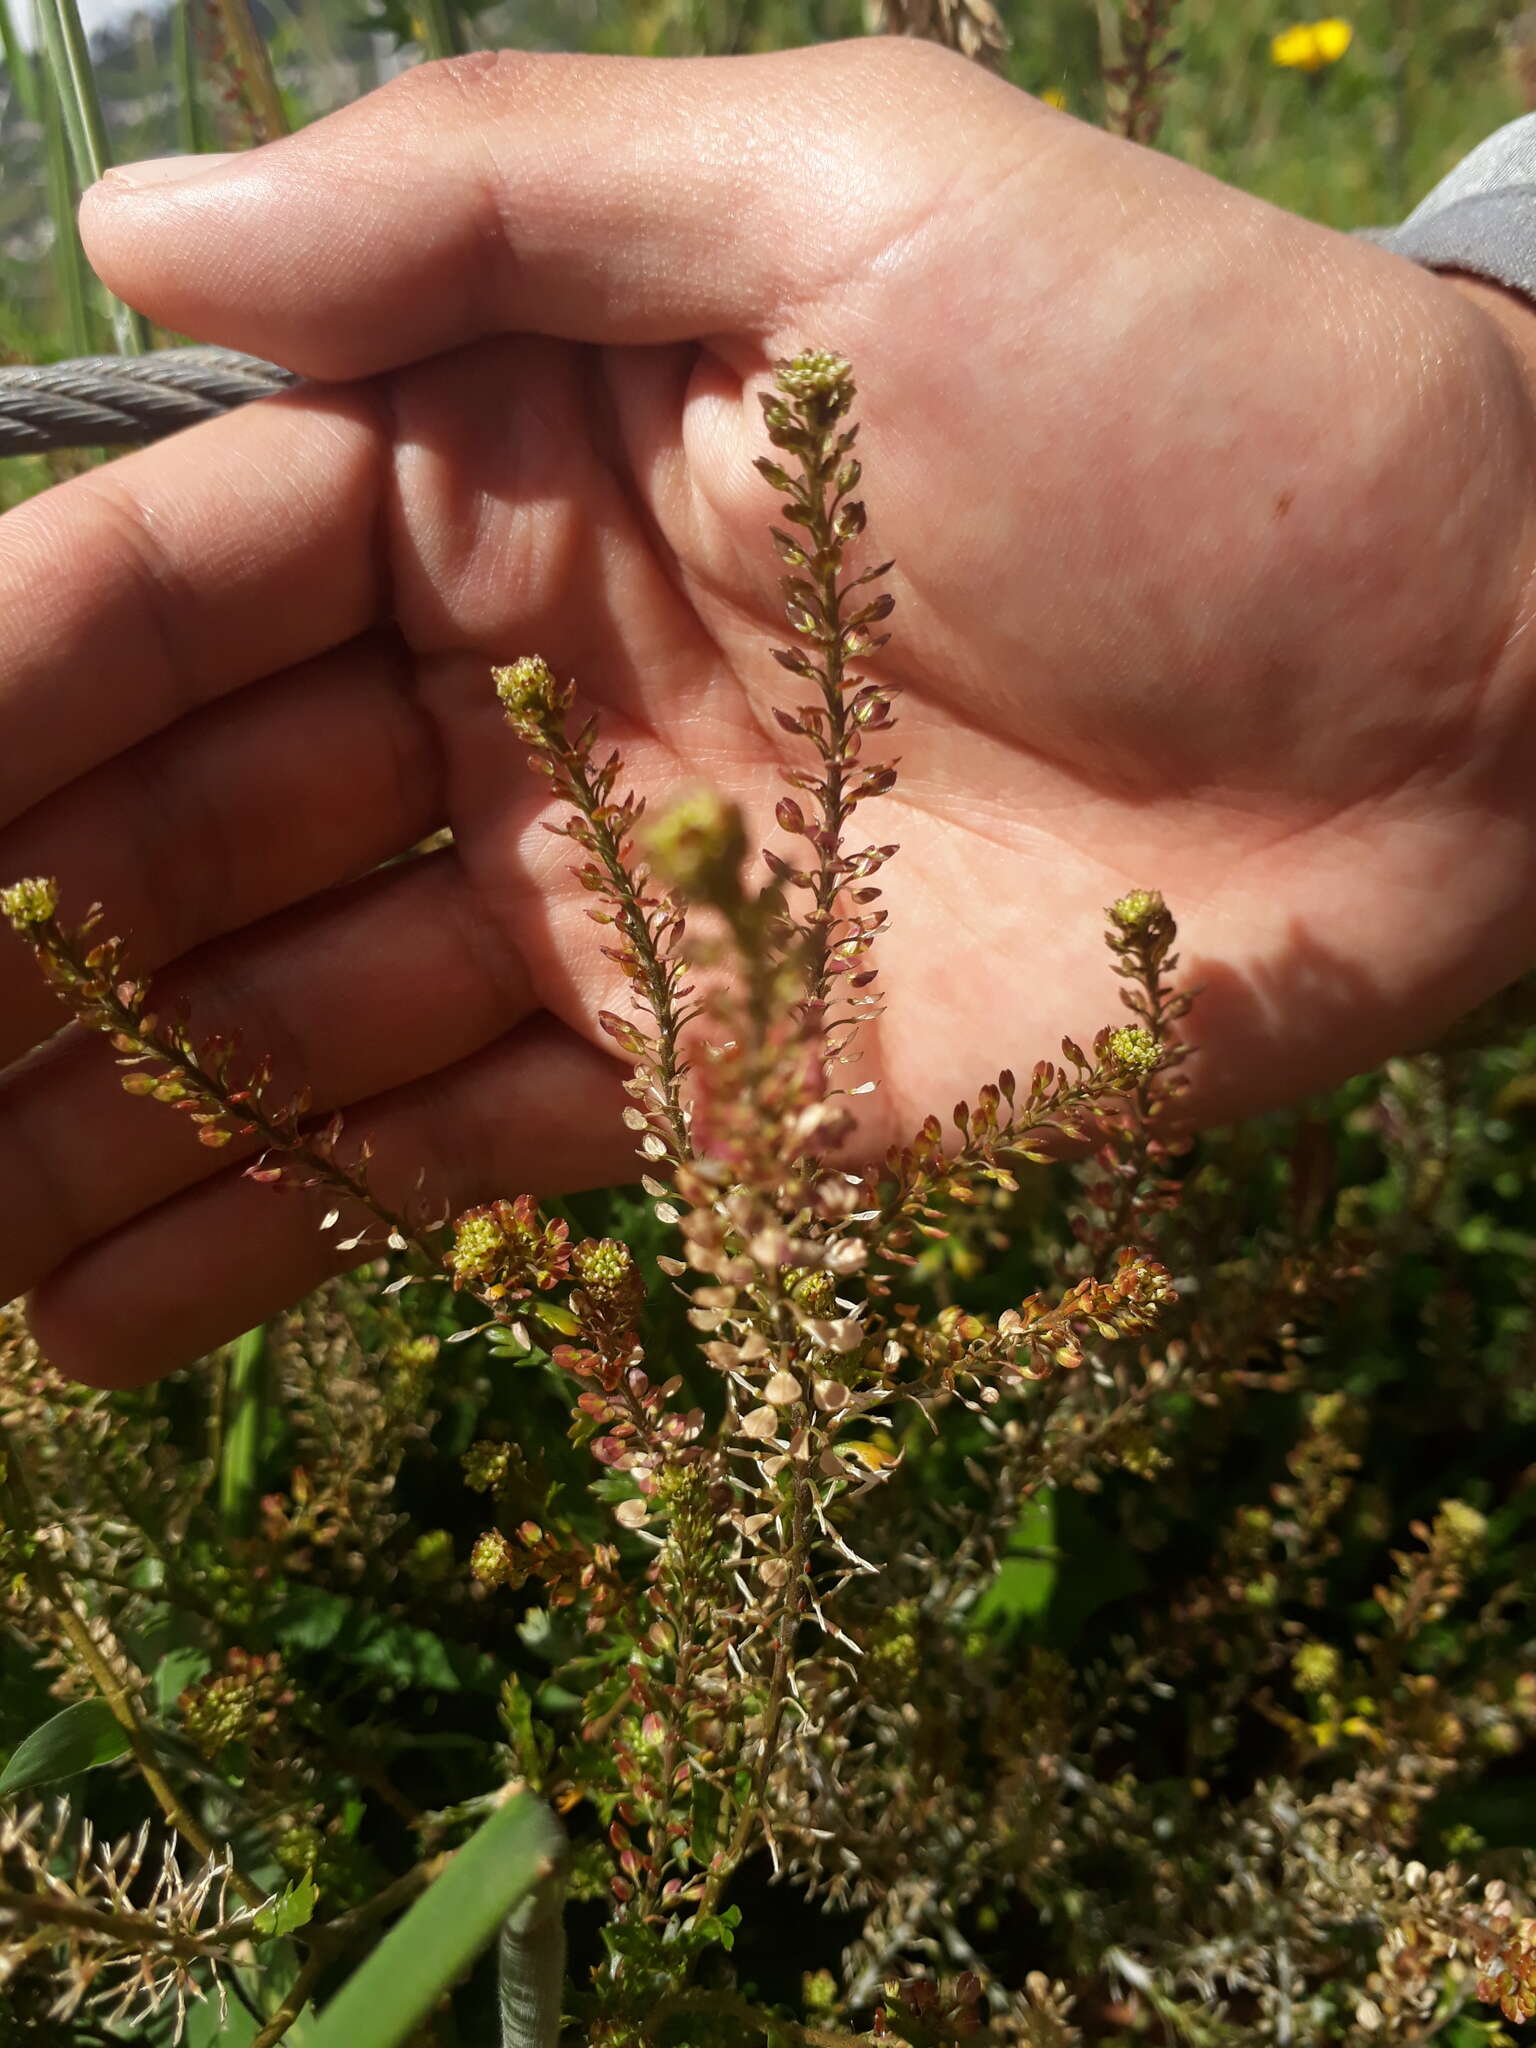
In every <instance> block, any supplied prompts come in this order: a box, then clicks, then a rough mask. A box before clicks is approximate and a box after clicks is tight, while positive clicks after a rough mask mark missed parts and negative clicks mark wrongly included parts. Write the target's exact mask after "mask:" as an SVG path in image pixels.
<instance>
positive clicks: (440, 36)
mask: <svg viewBox="0 0 1536 2048" xmlns="http://www.w3.org/2000/svg"><path fill="white" fill-rule="evenodd" d="M418 4H419V16H418V18H419V20H420V22H421V29H422V35H421V46H422V48H423V49H424V50H425V51H426V53H427V55H428V56H429V57H457V56H459V55H461V54H462V52H463V49H464V34H463V28H462V24H461V22H460V19H459V10H458V8H457V7H456V6H455V5H454V0H418Z"/></svg>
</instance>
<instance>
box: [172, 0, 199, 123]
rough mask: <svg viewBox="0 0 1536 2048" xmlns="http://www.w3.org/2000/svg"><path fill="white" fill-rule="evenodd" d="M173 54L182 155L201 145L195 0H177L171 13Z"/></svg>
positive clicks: (177, 119) (177, 120)
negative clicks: (194, 27) (194, 29)
mask: <svg viewBox="0 0 1536 2048" xmlns="http://www.w3.org/2000/svg"><path fill="white" fill-rule="evenodd" d="M171 58H172V62H173V64H174V66H175V78H176V143H177V147H178V148H179V149H180V151H181V153H182V155H183V156H196V155H197V153H198V151H199V150H200V149H201V148H202V146H203V144H202V122H201V120H200V119H199V117H198V103H197V49H196V45H195V42H194V39H193V34H192V0H176V5H175V8H174V10H173V12H172V15H171Z"/></svg>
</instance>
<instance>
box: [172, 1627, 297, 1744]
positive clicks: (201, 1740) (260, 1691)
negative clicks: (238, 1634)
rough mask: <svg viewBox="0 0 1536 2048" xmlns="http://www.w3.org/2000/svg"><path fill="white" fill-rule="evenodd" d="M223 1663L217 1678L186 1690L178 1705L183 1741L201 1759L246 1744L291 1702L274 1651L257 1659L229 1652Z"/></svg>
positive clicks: (271, 1724) (291, 1696)
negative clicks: (199, 1755)
mask: <svg viewBox="0 0 1536 2048" xmlns="http://www.w3.org/2000/svg"><path fill="white" fill-rule="evenodd" d="M224 1664H225V1668H224V1669H223V1671H221V1672H219V1673H218V1675H217V1676H215V1677H209V1678H204V1679H202V1680H200V1681H199V1682H198V1683H197V1684H196V1685H189V1686H188V1687H187V1688H186V1690H185V1691H184V1692H183V1693H182V1695H181V1698H180V1700H179V1701H178V1702H177V1705H178V1707H179V1710H180V1713H181V1725H182V1728H183V1730H184V1732H185V1733H186V1736H187V1739H188V1740H189V1741H190V1742H192V1743H193V1744H194V1745H195V1746H196V1747H197V1748H198V1749H200V1750H201V1751H202V1753H203V1755H204V1756H206V1757H215V1756H217V1755H218V1754H219V1752H220V1751H221V1750H224V1749H228V1748H229V1747H230V1746H231V1745H232V1744H234V1743H243V1744H247V1745H249V1744H250V1743H251V1742H253V1741H254V1740H256V1739H258V1738H259V1737H260V1735H261V1734H262V1733H263V1732H264V1731H265V1730H267V1729H269V1728H271V1727H273V1726H274V1725H275V1724H276V1721H277V1717H278V1713H279V1711H280V1710H281V1709H282V1708H283V1707H286V1706H290V1705H291V1704H292V1702H293V1693H292V1691H291V1689H290V1688H289V1687H287V1686H286V1685H285V1684H284V1683H283V1660H282V1658H281V1657H280V1656H279V1655H278V1654H277V1652H276V1651H272V1652H271V1653H270V1654H269V1655H266V1656H256V1655H252V1654H251V1653H250V1652H249V1651H247V1650H239V1649H236V1650H231V1651H229V1653H228V1655H227V1656H226V1658H225V1660H224Z"/></svg>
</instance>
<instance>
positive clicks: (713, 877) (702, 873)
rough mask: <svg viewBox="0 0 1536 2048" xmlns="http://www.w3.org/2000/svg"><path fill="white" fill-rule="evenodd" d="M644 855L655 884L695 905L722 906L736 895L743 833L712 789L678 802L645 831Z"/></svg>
mask: <svg viewBox="0 0 1536 2048" xmlns="http://www.w3.org/2000/svg"><path fill="white" fill-rule="evenodd" d="M645 850H646V853H647V854H648V856H649V857H650V861H651V864H652V866H653V867H654V868H655V870H656V872H657V874H658V875H660V877H661V879H662V880H663V881H664V882H666V883H668V884H669V885H670V886H671V887H672V888H674V889H676V890H678V891H680V892H681V894H683V895H684V896H689V897H692V898H693V899H694V900H695V901H696V902H700V903H713V904H717V905H720V906H722V907H723V906H725V905H728V904H731V903H735V902H736V901H737V900H738V899H739V897H740V895H741V864H742V862H743V861H744V860H745V859H746V854H747V828H746V825H745V824H744V823H743V821H742V816H741V812H740V811H739V810H738V809H737V808H736V806H735V804H732V803H727V802H726V800H725V798H724V797H722V796H719V795H717V794H716V792H715V791H714V790H712V789H700V790H695V791H694V792H693V794H692V795H690V796H684V797H679V798H678V800H677V802H676V803H674V804H672V805H671V806H670V807H669V808H668V809H667V810H666V811H664V812H663V813H662V815H661V816H660V817H659V818H658V819H657V820H656V822H655V823H654V824H653V825H652V826H651V829H650V831H649V832H648V833H647V834H646V844H645Z"/></svg>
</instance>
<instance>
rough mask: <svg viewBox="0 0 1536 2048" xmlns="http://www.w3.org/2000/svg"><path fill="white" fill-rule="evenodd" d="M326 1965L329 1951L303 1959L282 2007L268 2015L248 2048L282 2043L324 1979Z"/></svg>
mask: <svg viewBox="0 0 1536 2048" xmlns="http://www.w3.org/2000/svg"><path fill="white" fill-rule="evenodd" d="M330 1961H331V1957H330V1953H329V1951H326V1952H324V1953H322V1952H321V1951H320V1950H318V1949H317V1950H315V1951H314V1952H313V1953H312V1954H311V1955H309V1956H307V1957H306V1958H305V1960H304V1962H303V1964H302V1966H301V1967H300V1970H299V1974H298V1975H297V1976H296V1977H295V1978H294V1980H293V1982H292V1984H291V1985H290V1986H289V1987H288V1990H287V1992H286V1993H285V1994H284V1997H283V2002H282V2004H281V2005H279V2006H278V2007H277V2009H276V2011H275V2012H273V2013H272V2015H271V2017H270V2018H269V2019H268V2020H267V2022H266V2024H265V2026H263V2027H262V2028H261V2029H260V2031H259V2032H258V2033H257V2034H255V2035H254V2036H253V2037H252V2040H251V2048H275V2044H276V2043H277V2042H279V2041H281V2040H282V2038H283V2036H284V2034H286V2033H287V2032H288V2030H289V2028H290V2027H292V2026H293V2025H294V2024H295V2023H296V2022H297V2021H298V2020H299V2018H300V2017H301V2016H302V2014H303V2011H304V2008H305V2007H306V2006H307V2005H308V2004H309V2000H310V1994H311V1993H312V1992H313V1991H314V1988H315V1986H316V1985H317V1984H318V1983H319V1981H320V1979H321V1978H322V1977H323V1976H324V1974H325V1972H326V1970H327V1968H328V1967H329V1965H330Z"/></svg>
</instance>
